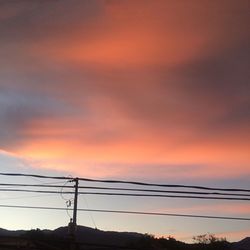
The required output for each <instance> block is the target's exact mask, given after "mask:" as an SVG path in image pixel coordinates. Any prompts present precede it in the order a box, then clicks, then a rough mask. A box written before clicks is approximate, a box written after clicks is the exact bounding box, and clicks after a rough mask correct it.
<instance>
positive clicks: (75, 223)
mask: <svg viewBox="0 0 250 250" xmlns="http://www.w3.org/2000/svg"><path fill="white" fill-rule="evenodd" d="M74 182H75V198H74V212H73V225H74V229H75V231H76V227H77V202H78V184H79V180H78V178H75V179H74Z"/></svg>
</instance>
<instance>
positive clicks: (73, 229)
mask: <svg viewBox="0 0 250 250" xmlns="http://www.w3.org/2000/svg"><path fill="white" fill-rule="evenodd" d="M71 182H75V185H74V188H75V196H74V209H73V220H72V219H70V223H69V235H70V239H71V243H70V250H76V249H77V243H76V231H77V202H78V184H79V179H78V178H74V179H72V180H71Z"/></svg>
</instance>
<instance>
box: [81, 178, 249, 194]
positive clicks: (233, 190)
mask: <svg viewBox="0 0 250 250" xmlns="http://www.w3.org/2000/svg"><path fill="white" fill-rule="evenodd" d="M79 180H81V181H88V182H100V183H116V184H131V185H139V186H154V187H171V188H192V189H204V190H219V191H231V192H250V189H240V188H215V187H204V186H192V185H179V184H178V185H176V184H175V185H170V184H156V183H146V182H137V181H123V180H100V179H88V178H79Z"/></svg>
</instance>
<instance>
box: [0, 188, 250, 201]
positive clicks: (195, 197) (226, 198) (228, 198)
mask: <svg viewBox="0 0 250 250" xmlns="http://www.w3.org/2000/svg"><path fill="white" fill-rule="evenodd" d="M1 191H2V192H28V193H44V194H74V192H73V191H72V192H68V191H67V192H65V191H64V192H61V191H48V190H28V189H0V192H1ZM78 194H79V195H81V194H82V195H83V194H84V195H85V194H86V195H105V196H131V197H152V198H185V199H186V198H187V199H208V200H235V201H250V198H236V197H216V196H192V195H162V194H137V193H136V194H135V193H107V192H78Z"/></svg>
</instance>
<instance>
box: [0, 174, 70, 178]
mask: <svg viewBox="0 0 250 250" xmlns="http://www.w3.org/2000/svg"><path fill="white" fill-rule="evenodd" d="M0 175H3V176H15V177H34V178H42V179H55V180H71V179H73V178H71V177H65V176H48V175H37V174H19V173H0Z"/></svg>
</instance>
